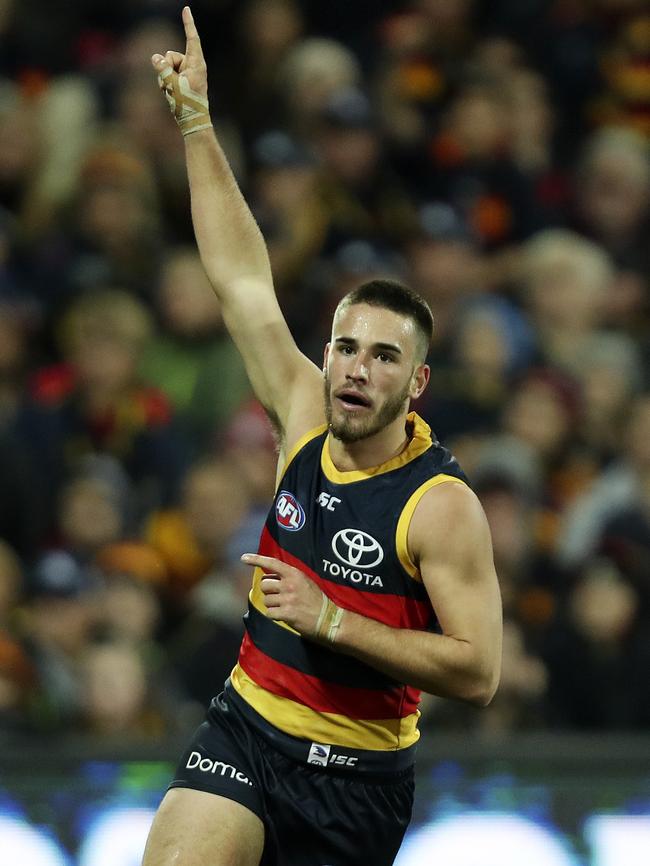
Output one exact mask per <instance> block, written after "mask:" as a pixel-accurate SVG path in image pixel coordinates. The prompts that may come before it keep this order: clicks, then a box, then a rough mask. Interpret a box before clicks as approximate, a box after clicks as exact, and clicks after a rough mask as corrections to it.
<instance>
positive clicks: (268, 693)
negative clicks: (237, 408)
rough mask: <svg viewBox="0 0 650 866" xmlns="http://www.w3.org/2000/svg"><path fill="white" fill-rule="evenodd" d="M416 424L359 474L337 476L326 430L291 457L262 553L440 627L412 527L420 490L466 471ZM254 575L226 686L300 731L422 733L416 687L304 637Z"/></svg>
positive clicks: (384, 612) (364, 741) (396, 621)
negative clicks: (273, 613) (281, 620)
mask: <svg viewBox="0 0 650 866" xmlns="http://www.w3.org/2000/svg"><path fill="white" fill-rule="evenodd" d="M429 432H430V431H429V430H428V428H427V427H426V425H424V424H423V422H421V421H420V420H419V419H417V420H416V433H417V435H416V436H414V438H413V439H412V440H411V443H410V445H409V447H408V448H407V450H406V451H405V452H404V453H403V454H402V455H400V456H399V457H398V458H395V459H394V460H393V461H389V463H386V464H383V465H382V466H381V467H377V468H376V469H375V470H368V471H366V472H339V471H338V470H336V468H335V467H334V465H333V464H332V462H331V460H330V458H329V451H328V447H327V441H326V438H325V436H326V434H325V433H324V432H322V433H320V434H319V435H316V436H315V437H314V438H312V439H311V440H310V441H308V442H307V443H306V444H305V445H303V447H302V448H300V450H299V451H298V453H297V454H296V455H295V457H294V458H293V459H292V460H291V462H290V464H289V466H288V468H287V470H286V471H285V473H284V476H283V478H282V481H281V483H280V485H279V487H278V492H277V494H276V497H275V500H274V503H273V507H272V509H271V511H270V512H269V516H268V519H267V521H266V525H265V527H264V530H263V533H262V538H261V541H260V548H259V550H260V553H262V554H263V555H266V556H273V557H276V558H278V559H280V560H282V561H284V562H287V563H289V564H291V565H294V566H295V567H297V568H299V569H300V570H301V571H303V572H304V573H305V574H307V575H308V576H309V577H310V578H311V579H312V580H314V582H315V583H316V584H317V585H318V586H319V587H320V588H321V589H322V590H323V592H325V593H326V594H327V595H328V596H329V597H330V598H331V599H332V600H333V601H334V602H335V603H336V604H337V605H339V606H341V607H344V608H346V609H348V610H352V611H355V612H356V613H359V614H361V615H363V616H366V617H370V618H373V619H376V620H379V621H380V622H383V623H385V624H386V625H389V626H392V627H395V628H408V629H431V628H434V627H435V625H436V621H435V613H434V611H433V610H432V607H431V604H430V602H429V599H428V596H427V593H426V590H425V588H424V586H423V584H422V581H421V578H420V575H419V572H418V571H417V568H416V566H415V565H414V564H413V563H412V562H411V561H410V558H409V553H408V526H409V522H410V517H411V515H412V512H413V510H414V508H415V506H416V505H417V502H418V501H419V498H421V496H422V494H423V492H424V490H426V489H428V487H429V486H431V485H432V484H436V483H441V482H444V481H445V480H454V476H456V477H458V478H462V474H461V473H460V470H459V469H458V467H457V464H456V463H455V461H453V459H452V458H451V456H450V455H449V454H448V452H446V451H444V449H442V448H440V447H439V446H437V445H436V444H433V443H432V442H431V440H430V437H429ZM260 577H261V573H260V572H259V570H258V571H257V572H256V575H255V578H254V583H253V589H252V591H251V604H250V609H249V614H248V616H247V635H246V637H245V639H244V643H243V645H242V652H241V654H240V659H239V664H238V666H237V668H236V669H235V671H234V672H233V684H234V685H235V688H237V690H238V691H240V693H241V694H242V696H243V697H244V698H246V700H248V701H249V702H250V703H251V705H252V706H253V707H254V708H255V709H256V710H257V712H258V713H260V714H261V715H262V716H264V717H265V718H266V719H268V720H269V721H271V722H272V723H273V724H276V725H277V726H278V727H280V728H281V729H283V730H285V731H287V732H288V733H292V734H294V735H296V736H302V737H304V738H306V739H311V740H314V741H316V742H326V743H335V744H339V745H348V746H352V747H358V748H374V749H395V748H402V747H406V746H408V745H411V744H412V743H413V742H414V741H415V739H417V727H416V723H417V717H418V712H417V703H418V699H419V693H418V692H417V690H415V689H412V688H410V687H408V686H405V685H404V684H401V683H397V682H395V681H394V680H391V679H390V678H388V677H386V676H384V675H383V674H381V673H379V672H378V671H376V670H374V669H372V668H369V667H368V666H366V665H364V664H362V663H361V662H357V661H356V660H354V659H352V658H350V657H349V656H344V655H342V654H339V653H333V652H331V651H329V650H328V649H327V648H325V647H321V646H317V645H316V644H314V643H311V642H309V641H307V640H303V639H302V638H301V637H300V636H299V635H298V634H297V632H295V631H294V630H293V629H291V628H289V627H288V626H286V625H285V624H278V623H275V622H273V621H272V620H270V619H269V618H268V617H267V616H266V608H265V606H264V602H263V595H262V593H261V590H260V587H259V580H260Z"/></svg>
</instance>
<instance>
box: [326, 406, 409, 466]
mask: <svg viewBox="0 0 650 866" xmlns="http://www.w3.org/2000/svg"><path fill="white" fill-rule="evenodd" d="M328 441H329V452H330V457H331V459H332V463H333V464H334V465H335V466H336V468H337V469H338V470H339V471H340V472H349V471H351V470H355V469H356V470H358V469H369V468H370V467H372V466H381V464H382V463H386V462H387V461H388V460H391V459H392V458H393V457H397V455H398V454H401V453H402V451H404V449H405V448H406V447H407V445H408V444H409V442H410V436H409V435H408V433H407V432H406V415H400V417H399V418H396V419H395V420H394V421H393V423H392V424H389V425H388V427H384V429H383V430H380V431H379V432H378V433H375V434H374V436H368V437H367V438H365V439H359V441H358V442H342V441H341V440H340V439H336V438H335V437H334V436H332V434H331V433H330V434H329V437H328Z"/></svg>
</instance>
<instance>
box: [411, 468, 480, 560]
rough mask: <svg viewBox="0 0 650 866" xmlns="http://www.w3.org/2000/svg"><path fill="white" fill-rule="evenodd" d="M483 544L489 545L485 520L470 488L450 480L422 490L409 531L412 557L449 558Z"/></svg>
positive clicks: (460, 482)
mask: <svg viewBox="0 0 650 866" xmlns="http://www.w3.org/2000/svg"><path fill="white" fill-rule="evenodd" d="M486 545H487V546H490V533H489V528H488V523H487V518H486V516H485V512H484V511H483V506H482V505H481V503H480V501H479V499H478V497H477V495H476V494H475V493H474V491H473V490H472V489H471V488H470V487H468V486H467V485H466V484H464V483H463V482H462V481H457V480H455V479H452V478H450V479H449V480H447V481H446V482H445V483H441V484H436V485H435V486H432V487H431V488H430V489H429V490H427V491H426V493H425V494H424V495H423V496H422V498H421V499H420V501H419V502H418V505H417V507H416V509H415V511H414V513H413V517H412V519H411V525H410V529H409V546H410V547H411V549H412V551H413V553H414V555H416V556H417V557H418V558H420V557H421V556H422V555H429V554H431V553H435V554H436V555H437V556H440V555H441V554H443V552H446V553H447V554H449V555H452V554H453V553H454V552H458V553H460V552H462V551H470V550H472V549H474V550H476V549H479V548H484V547H485V546H486Z"/></svg>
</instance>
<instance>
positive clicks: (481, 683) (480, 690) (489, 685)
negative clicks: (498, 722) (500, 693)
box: [463, 671, 499, 708]
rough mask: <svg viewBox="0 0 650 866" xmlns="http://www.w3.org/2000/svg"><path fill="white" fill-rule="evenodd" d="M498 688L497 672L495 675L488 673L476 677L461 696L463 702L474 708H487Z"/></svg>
mask: <svg viewBox="0 0 650 866" xmlns="http://www.w3.org/2000/svg"><path fill="white" fill-rule="evenodd" d="M498 686H499V672H498V671H497V672H496V673H492V672H490V673H489V674H484V675H481V676H477V677H476V678H474V679H473V680H472V683H471V685H470V686H469V687H468V689H467V693H466V694H465V695H463V700H465V701H466V702H467V703H468V704H472V705H473V706H475V707H480V708H483V707H487V706H488V705H489V704H490V703H491V701H492V698H493V697H494V696H495V694H496V692H497V688H498Z"/></svg>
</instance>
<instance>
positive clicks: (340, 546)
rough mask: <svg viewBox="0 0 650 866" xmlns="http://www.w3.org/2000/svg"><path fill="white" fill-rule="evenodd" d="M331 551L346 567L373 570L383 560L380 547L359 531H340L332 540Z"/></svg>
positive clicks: (376, 542)
mask: <svg viewBox="0 0 650 866" xmlns="http://www.w3.org/2000/svg"><path fill="white" fill-rule="evenodd" d="M332 550H333V551H334V553H335V554H336V556H337V557H338V558H339V559H340V560H341V562H345V563H346V565H355V566H360V567H361V568H373V566H375V565H379V563H380V562H381V561H382V559H383V558H384V551H383V550H382V549H381V545H380V544H379V542H378V541H376V540H375V539H374V538H373V537H372V535H368V533H367V532H362V531H361V530H360V529H341V530H340V531H339V532H337V533H336V535H335V536H334V538H333V539H332Z"/></svg>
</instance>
